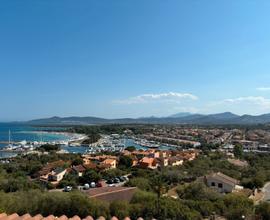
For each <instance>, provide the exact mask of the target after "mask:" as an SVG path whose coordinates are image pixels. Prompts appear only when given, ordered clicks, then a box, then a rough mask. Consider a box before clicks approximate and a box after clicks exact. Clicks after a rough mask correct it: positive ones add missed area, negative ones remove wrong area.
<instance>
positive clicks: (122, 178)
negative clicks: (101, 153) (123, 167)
mask: <svg viewBox="0 0 270 220" xmlns="http://www.w3.org/2000/svg"><path fill="white" fill-rule="evenodd" d="M118 179H119V180H120V182H125V181H126V179H125V178H124V177H123V176H120V177H118Z"/></svg>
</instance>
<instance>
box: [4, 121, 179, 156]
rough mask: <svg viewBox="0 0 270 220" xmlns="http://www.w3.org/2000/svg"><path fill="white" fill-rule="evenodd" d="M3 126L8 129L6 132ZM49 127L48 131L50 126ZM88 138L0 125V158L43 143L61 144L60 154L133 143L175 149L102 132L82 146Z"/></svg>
mask: <svg viewBox="0 0 270 220" xmlns="http://www.w3.org/2000/svg"><path fill="white" fill-rule="evenodd" d="M4 129H8V130H5V131H4ZM31 129H32V130H31ZM46 129H47V130H48V128H46ZM20 138H22V139H20ZM86 138H87V136H86V135H83V134H74V133H66V132H64V131H63V132H55V131H52V132H50V131H41V130H40V129H38V130H36V128H31V127H16V126H14V125H10V126H7V125H5V126H4V127H1V125H0V158H8V157H14V156H16V155H18V154H28V153H31V152H36V149H37V148H38V147H40V146H41V145H44V144H53V145H59V146H60V147H61V151H60V152H59V153H80V154H96V153H102V152H122V151H123V150H124V149H125V148H126V147H128V146H134V147H135V148H136V149H138V150H140V149H141V150H146V149H160V150H167V149H172V148H174V146H168V145H162V144H160V143H157V142H154V141H147V140H145V139H139V138H136V137H128V136H121V135H118V134H111V135H101V139H100V140H99V141H98V142H97V143H93V144H90V145H82V144H81V143H82V141H83V140H85V139H86Z"/></svg>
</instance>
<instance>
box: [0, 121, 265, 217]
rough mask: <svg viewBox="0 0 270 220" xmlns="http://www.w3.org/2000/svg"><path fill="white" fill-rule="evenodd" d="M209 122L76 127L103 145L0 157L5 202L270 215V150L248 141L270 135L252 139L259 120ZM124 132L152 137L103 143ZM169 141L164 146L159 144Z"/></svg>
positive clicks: (19, 209)
mask: <svg viewBox="0 0 270 220" xmlns="http://www.w3.org/2000/svg"><path fill="white" fill-rule="evenodd" d="M67 129H69V130H70V128H67ZM208 129H209V130H207V128H205V127H204V128H190V127H186V128H185V127H175V126H164V125H155V126H153V127H151V126H149V125H145V126H144V125H134V126H132V125H126V126H124V125H108V126H101V127H99V126H90V127H88V126H85V127H75V128H73V130H74V132H78V133H84V134H86V135H87V136H88V137H89V138H91V135H95V136H97V134H98V136H99V138H98V139H97V140H96V142H91V143H87V146H88V147H89V149H90V148H91V149H92V148H96V149H98V148H100V147H99V146H97V143H103V144H104V146H103V147H102V150H96V151H92V150H91V151H89V152H86V153H83V154H81V153H76V154H75V153H73V154H71V153H67V152H65V151H63V150H61V148H60V147H59V146H58V145H50V144H46V145H43V146H40V147H39V148H37V149H35V150H33V151H27V152H24V153H22V154H20V155H18V156H16V157H13V158H7V159H4V158H3V159H1V164H0V171H1V172H0V189H1V192H0V194H1V196H0V210H1V212H5V213H8V214H12V213H17V214H18V215H24V214H25V213H29V215H32V216H34V215H37V214H41V215H43V216H48V215H54V216H59V217H60V216H61V215H65V216H67V217H73V216H75V215H76V216H79V217H80V218H86V217H87V216H90V215H91V216H92V217H93V218H98V217H100V216H103V217H105V218H107V219H108V218H112V217H113V216H117V218H118V219H124V218H125V217H130V218H131V219H137V218H140V217H142V218H144V219H179V220H180V219H183V220H193V219H228V220H235V219H236V220H237V219H262V220H263V219H269V215H270V203H268V202H269V201H270V194H269V191H270V188H269V184H268V181H270V155H269V154H268V151H259V150H256V151H251V150H247V147H246V146H247V145H244V144H245V143H246V142H248V143H250V141H257V142H258V146H260V145H261V144H264V145H266V144H267V141H266V140H264V139H263V140H262V139H259V138H256V140H251V137H252V138H253V139H255V134H257V133H258V132H259V131H258V129H257V128H256V129H255V130H252V129H250V128H249V129H248V130H247V129H244V128H237V129H235V128H234V129H231V128H208ZM116 132H118V133H116ZM260 132H264V133H265V134H266V133H267V132H268V131H267V130H261V131H260ZM104 135H105V137H106V138H105V139H104ZM108 136H110V138H108ZM123 136H125V137H126V138H133V139H134V140H135V141H136V143H138V142H142V143H146V142H145V140H149V141H151V142H149V143H151V144H152V145H150V146H148V147H145V146H144V147H142V148H138V147H135V146H127V147H125V148H123V147H121V148H117V147H116V148H115V149H114V150H111V148H106V145H108V144H109V141H111V142H112V143H119V139H121V138H123ZM153 137H155V138H153ZM157 137H158V140H159V141H157ZM161 137H162V138H163V139H162V142H160V140H161ZM150 139H151V140H150ZM171 139H173V140H174V141H173V143H174V144H173V146H172V147H171V146H170V145H169V144H168V140H171ZM175 139H176V140H178V141H179V142H177V144H176V142H175ZM154 140H155V141H154ZM164 140H165V141H164ZM183 140H186V141H188V144H187V142H184V141H183ZM236 140H238V141H236ZM82 141H83V140H82ZM164 142H165V143H167V144H168V145H166V148H160V147H156V145H159V146H160V145H162V144H164ZM181 143H182V144H181ZM191 143H199V144H196V145H191ZM228 145H229V146H230V147H228ZM153 146H154V147H153ZM106 149H110V150H109V151H106ZM67 210H69V211H67Z"/></svg>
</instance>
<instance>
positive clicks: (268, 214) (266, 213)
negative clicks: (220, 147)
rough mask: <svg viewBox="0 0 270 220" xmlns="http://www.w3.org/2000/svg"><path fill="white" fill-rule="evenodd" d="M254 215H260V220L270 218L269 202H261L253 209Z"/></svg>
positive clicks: (268, 219)
mask: <svg viewBox="0 0 270 220" xmlns="http://www.w3.org/2000/svg"><path fill="white" fill-rule="evenodd" d="M255 213H256V215H258V216H260V219H261V220H270V204H269V203H267V202H263V203H261V204H259V205H258V206H257V207H256V209H255Z"/></svg>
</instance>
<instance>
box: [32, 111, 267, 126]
mask: <svg viewBox="0 0 270 220" xmlns="http://www.w3.org/2000/svg"><path fill="white" fill-rule="evenodd" d="M27 123H28V124H31V125H100V124H198V125H218V124H220V125H226V124H228V125H229V124H239V125H254V124H267V123H270V114H263V115H258V116H252V115H242V116H240V115H236V114H233V113H231V112H224V113H219V114H209V115H203V114H192V113H188V112H184V113H178V114H175V115H171V116H168V117H161V118H158V117H144V118H121V119H105V118H97V117H52V118H44V119H36V120H31V121H28V122H27Z"/></svg>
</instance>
